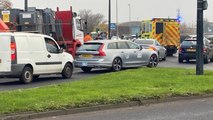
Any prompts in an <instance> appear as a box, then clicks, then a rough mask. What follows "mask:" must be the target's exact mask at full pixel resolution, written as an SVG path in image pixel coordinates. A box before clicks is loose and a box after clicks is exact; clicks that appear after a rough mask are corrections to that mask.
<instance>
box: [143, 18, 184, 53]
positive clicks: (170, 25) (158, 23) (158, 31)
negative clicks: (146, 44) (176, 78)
mask: <svg viewBox="0 0 213 120" xmlns="http://www.w3.org/2000/svg"><path fill="white" fill-rule="evenodd" d="M141 26H142V30H141V38H143V39H148V38H150V39H156V40H157V41H158V42H159V43H160V44H161V45H163V46H164V47H165V48H166V50H167V55H168V56H172V55H173V54H175V53H176V52H177V50H178V48H179V47H180V21H179V20H178V19H171V18H153V19H152V20H143V21H142V23H141Z"/></svg>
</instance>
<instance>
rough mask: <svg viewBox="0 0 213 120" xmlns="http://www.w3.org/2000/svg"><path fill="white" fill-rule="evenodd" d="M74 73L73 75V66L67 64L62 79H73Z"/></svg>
mask: <svg viewBox="0 0 213 120" xmlns="http://www.w3.org/2000/svg"><path fill="white" fill-rule="evenodd" d="M72 73H73V66H72V64H70V63H67V64H66V65H65V66H64V69H63V71H62V73H61V74H62V77H63V78H65V79H67V78H71V77H72Z"/></svg>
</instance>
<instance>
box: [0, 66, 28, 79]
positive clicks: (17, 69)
mask: <svg viewBox="0 0 213 120" xmlns="http://www.w3.org/2000/svg"><path fill="white" fill-rule="evenodd" d="M24 66H25V65H24V64H12V66H11V71H10V72H0V76H2V77H19V76H20V75H21V73H22V71H23V68H24Z"/></svg>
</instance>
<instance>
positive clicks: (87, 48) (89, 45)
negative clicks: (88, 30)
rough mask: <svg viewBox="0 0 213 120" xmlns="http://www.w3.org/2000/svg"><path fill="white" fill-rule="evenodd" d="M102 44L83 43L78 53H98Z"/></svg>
mask: <svg viewBox="0 0 213 120" xmlns="http://www.w3.org/2000/svg"><path fill="white" fill-rule="evenodd" d="M101 45H102V43H85V44H84V45H82V46H81V47H80V48H79V49H78V51H98V50H99V48H100V46H101Z"/></svg>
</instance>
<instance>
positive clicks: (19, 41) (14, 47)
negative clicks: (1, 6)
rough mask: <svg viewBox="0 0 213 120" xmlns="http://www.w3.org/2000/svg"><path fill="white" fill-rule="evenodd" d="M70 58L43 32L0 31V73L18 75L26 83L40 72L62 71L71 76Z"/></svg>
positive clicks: (8, 75)
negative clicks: (42, 33)
mask: <svg viewBox="0 0 213 120" xmlns="http://www.w3.org/2000/svg"><path fill="white" fill-rule="evenodd" d="M72 72H73V57H72V55H71V54H69V53H66V52H63V49H61V48H60V47H59V45H58V44H57V42H56V41H55V40H54V39H53V38H51V37H50V36H47V35H41V34H33V33H19V32H14V33H11V32H8V33H5V32H3V33H0V76H4V77H16V78H20V81H21V82H23V83H30V82H32V80H33V79H36V78H38V77H39V75H43V74H62V77H63V78H71V76H72Z"/></svg>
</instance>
